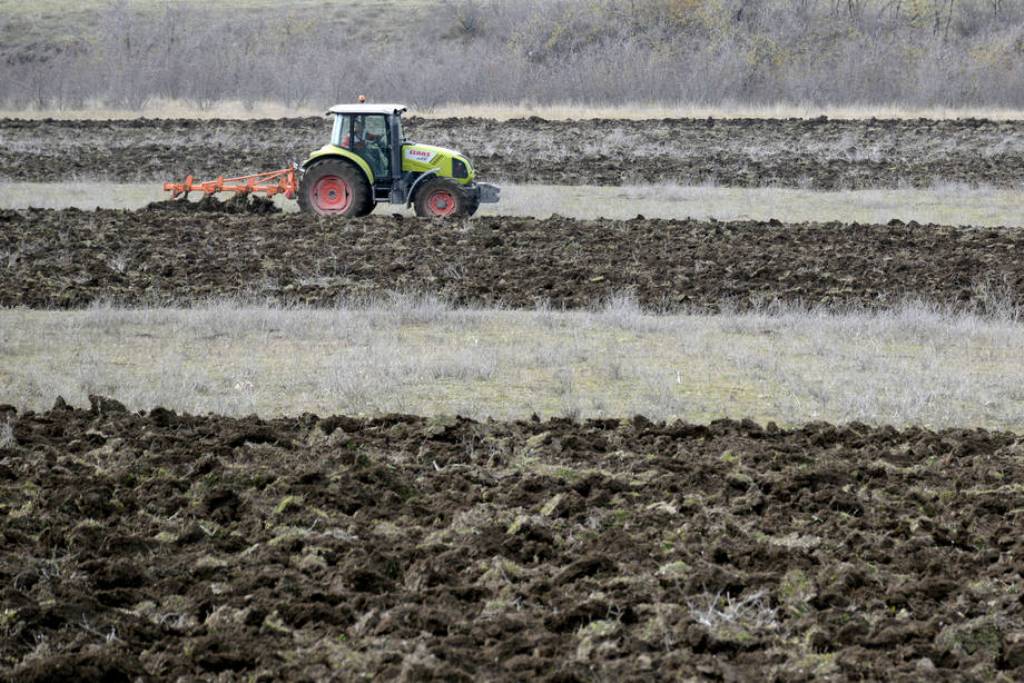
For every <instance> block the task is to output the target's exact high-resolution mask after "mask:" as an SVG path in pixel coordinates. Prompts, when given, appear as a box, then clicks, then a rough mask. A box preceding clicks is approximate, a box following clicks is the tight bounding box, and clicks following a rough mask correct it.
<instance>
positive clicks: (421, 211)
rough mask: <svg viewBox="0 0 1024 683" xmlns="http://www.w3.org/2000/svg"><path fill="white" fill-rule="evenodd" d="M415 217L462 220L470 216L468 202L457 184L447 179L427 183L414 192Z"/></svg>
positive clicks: (467, 198)
mask: <svg viewBox="0 0 1024 683" xmlns="http://www.w3.org/2000/svg"><path fill="white" fill-rule="evenodd" d="M414 203H415V205H416V215H417V216H420V217H421V218H464V217H466V216H469V215H471V209H470V200H469V197H467V196H466V193H465V192H464V191H463V189H462V188H461V187H460V186H459V184H458V183H455V182H452V181H451V180H448V179H447V178H435V179H434V180H429V181H427V182H426V183H425V184H424V185H423V187H421V188H420V189H419V191H418V192H416V201H415V202H414Z"/></svg>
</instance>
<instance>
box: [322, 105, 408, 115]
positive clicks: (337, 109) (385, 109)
mask: <svg viewBox="0 0 1024 683" xmlns="http://www.w3.org/2000/svg"><path fill="white" fill-rule="evenodd" d="M405 110H406V106H405V105H404V104H336V105H334V106H333V107H331V108H330V109H328V110H327V113H328V114H401V113H402V112H403V111H405Z"/></svg>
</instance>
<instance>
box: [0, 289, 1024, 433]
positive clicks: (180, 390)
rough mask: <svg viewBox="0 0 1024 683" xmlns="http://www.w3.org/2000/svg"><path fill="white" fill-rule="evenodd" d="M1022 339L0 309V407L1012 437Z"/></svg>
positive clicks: (892, 330)
mask: <svg viewBox="0 0 1024 683" xmlns="http://www.w3.org/2000/svg"><path fill="white" fill-rule="evenodd" d="M1021 348H1024V326H1022V325H1021V324H1020V323H1019V322H1017V321H1016V319H1015V318H1014V317H1013V316H1012V315H1010V314H1008V315H1006V316H1004V317H1002V318H984V319H983V318H978V317H973V316H967V315H953V314H949V313H948V312H944V311H941V310H935V309H932V308H929V307H927V306H922V305H907V306H904V307H902V308H898V309H896V310H893V311H889V312H878V313H864V312H848V313H845V314H838V313H826V312H806V311H775V312H772V313H770V314H769V313H751V314H742V315H734V314H726V315H718V316H703V315H691V316H685V315H679V316H655V315H649V314H646V313H644V312H642V311H640V310H639V309H638V308H637V307H636V305H635V304H634V303H633V301H632V300H631V299H629V298H628V297H620V298H617V299H616V300H614V301H612V302H610V303H609V304H608V306H606V307H605V308H603V309H602V310H599V311H594V312H556V311H550V310H537V311H504V310H466V309H451V308H449V307H447V306H446V305H444V304H442V303H441V302H438V301H436V300H433V299H430V298H415V297H396V298H394V299H393V300H390V301H384V302H378V303H375V304H369V305H362V306H348V307H342V308H337V309H290V310H289V309H281V308H277V307H272V306H265V305H237V304H231V303H214V304H209V305H203V306H197V307H195V308H191V309H142V310H124V309H118V308H111V307H106V306H99V307H95V308H92V309H89V310H83V311H71V312H53V311H33V310H18V309H15V310H6V311H0V387H2V388H0V403H5V402H6V403H13V404H15V405H18V406H21V407H26V408H32V409H44V408H47V407H49V405H50V404H52V402H53V400H54V398H55V397H56V396H58V395H62V396H64V397H65V398H66V399H68V400H69V401H71V402H73V403H76V404H79V405H84V404H85V403H86V396H87V395H88V394H90V393H99V394H106V395H110V396H114V397H117V398H118V399H120V400H122V401H124V402H125V403H126V404H127V405H128V406H130V407H131V408H133V409H139V408H151V407H153V406H156V405H163V406H167V407H170V408H174V409H177V410H185V411H190V412H194V413H203V412H206V411H215V412H219V413H228V414H235V415H238V414H248V413H252V412H257V413H259V414H261V415H267V416H269V415H279V414H289V415H294V414H298V413H300V412H303V411H311V412H316V413H320V414H329V413H374V412H381V411H384V412H387V411H400V412H408V413H417V414H425V415H432V414H453V413H458V414H463V415H470V416H476V417H484V416H494V417H499V418H504V417H522V416H525V415H530V414H531V413H534V412H536V413H538V414H541V415H568V416H572V417H588V416H623V415H632V414H637V413H641V414H646V415H648V416H651V417H654V418H673V417H680V418H683V419H686V420H691V421H697V422H706V421H709V420H711V419H715V418H718V417H723V416H730V417H736V418H741V417H746V416H750V417H753V418H754V419H757V420H760V421H762V422H766V421H769V420H774V421H776V422H778V423H780V424H798V423H803V422H805V421H808V420H830V421H837V422H843V421H850V420H861V421H864V422H869V423H888V424H896V425H908V424H922V425H926V426H929V427H943V426H954V425H974V426H985V427H989V428H1008V429H1014V430H1017V431H1024V390H1022V389H1021V387H1024V365H1022V364H1021V363H1020V349H1021Z"/></svg>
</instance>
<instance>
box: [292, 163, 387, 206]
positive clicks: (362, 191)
mask: <svg viewBox="0 0 1024 683" xmlns="http://www.w3.org/2000/svg"><path fill="white" fill-rule="evenodd" d="M346 199H347V201H346ZM298 200H299V209H300V210H301V211H304V212H306V213H315V214H319V215H321V216H344V217H346V218H356V217H358V216H365V215H367V214H368V213H370V212H371V211H373V207H374V206H375V204H374V201H373V191H372V190H371V189H370V183H369V182H367V179H366V174H365V173H363V171H362V170H361V169H359V168H357V167H356V166H355V164H352V163H350V162H348V161H344V160H342V159H325V160H323V161H320V162H318V163H315V164H313V166H311V167H309V168H308V169H306V172H305V173H303V174H302V180H300V181H299V192H298Z"/></svg>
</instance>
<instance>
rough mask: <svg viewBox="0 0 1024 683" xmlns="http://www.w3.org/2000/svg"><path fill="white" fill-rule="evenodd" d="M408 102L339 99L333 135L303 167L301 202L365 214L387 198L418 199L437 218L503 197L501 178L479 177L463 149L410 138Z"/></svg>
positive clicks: (419, 209) (421, 211) (421, 209)
mask: <svg viewBox="0 0 1024 683" xmlns="http://www.w3.org/2000/svg"><path fill="white" fill-rule="evenodd" d="M405 111H406V107H405V105H402V104H366V103H363V102H361V103H359V104H339V105H337V106H334V107H331V109H330V110H329V111H328V112H327V115H328V116H333V117H334V125H333V127H332V129H331V140H330V142H329V143H328V144H326V145H324V146H323V147H321V148H320V149H318V150H317V151H315V152H313V153H312V154H311V155H310V156H309V158H308V159H307V160H306V161H305V162H304V163H303V164H302V165H301V167H300V168H299V173H300V174H301V175H300V179H299V183H298V192H297V195H298V200H299V206H300V207H301V208H302V209H303V210H307V211H312V212H314V213H319V214H341V215H345V216H364V215H366V214H368V213H370V212H371V211H373V209H374V207H375V206H376V205H377V204H378V203H380V202H388V203H391V204H405V205H406V206H409V205H411V204H414V205H415V207H416V214H417V215H419V216H429V217H435V218H446V217H449V216H472V215H473V214H474V213H476V210H477V208H478V207H479V206H480V204H481V203H484V202H497V201H498V197H499V193H500V189H499V188H498V187H497V186H496V185H488V184H486V183H477V182H476V181H475V177H476V173H475V172H474V170H473V165H472V164H471V163H470V161H469V159H468V158H466V157H465V156H464V155H463V154H461V153H460V152H458V151H456V150H453V149H446V148H444V147H435V146H433V145H421V144H417V143H414V142H409V141H408V140H406V139H405V137H404V135H403V133H402V114H403V113H405Z"/></svg>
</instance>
